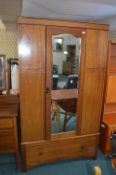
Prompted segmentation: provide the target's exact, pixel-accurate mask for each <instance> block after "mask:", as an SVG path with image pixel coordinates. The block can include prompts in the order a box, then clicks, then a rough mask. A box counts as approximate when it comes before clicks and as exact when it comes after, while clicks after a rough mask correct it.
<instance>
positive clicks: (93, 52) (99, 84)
mask: <svg viewBox="0 0 116 175" xmlns="http://www.w3.org/2000/svg"><path fill="white" fill-rule="evenodd" d="M107 47H108V36H107V31H102V30H87V43H86V62H85V75H84V83H83V97H82V126H81V134H92V133H93V134H94V133H97V132H99V127H100V118H101V111H102V105H103V92H104V83H105V82H104V80H105V73H106V59H107Z"/></svg>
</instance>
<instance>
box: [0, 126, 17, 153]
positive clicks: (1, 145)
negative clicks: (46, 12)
mask: <svg viewBox="0 0 116 175" xmlns="http://www.w3.org/2000/svg"><path fill="white" fill-rule="evenodd" d="M13 150H14V135H13V129H0V153H5V152H14V151H13Z"/></svg>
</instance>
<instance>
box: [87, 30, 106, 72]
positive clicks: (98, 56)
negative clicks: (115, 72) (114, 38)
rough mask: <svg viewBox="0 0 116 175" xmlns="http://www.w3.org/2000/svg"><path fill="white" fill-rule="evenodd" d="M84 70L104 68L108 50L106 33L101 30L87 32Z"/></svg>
mask: <svg viewBox="0 0 116 175" xmlns="http://www.w3.org/2000/svg"><path fill="white" fill-rule="evenodd" d="M87 41H88V43H87V48H86V68H99V69H100V68H105V67H106V59H107V49H108V33H107V32H105V31H103V30H100V31H99V30H87Z"/></svg>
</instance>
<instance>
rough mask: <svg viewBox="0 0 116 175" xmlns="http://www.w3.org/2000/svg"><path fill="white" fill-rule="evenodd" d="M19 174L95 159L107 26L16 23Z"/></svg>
mask: <svg viewBox="0 0 116 175" xmlns="http://www.w3.org/2000/svg"><path fill="white" fill-rule="evenodd" d="M18 32H19V43H18V49H19V59H20V114H21V116H20V117H21V145H22V157H23V169H24V170H27V169H29V168H32V167H34V166H36V165H39V164H43V163H48V162H53V161H57V160H63V159H69V158H76V157H90V158H95V156H96V151H97V146H98V142H99V135H100V131H99V130H100V119H101V114H102V107H103V96H104V83H105V74H106V64H107V47H108V25H104V24H95V23H84V22H71V21H61V20H48V19H32V18H19V20H18Z"/></svg>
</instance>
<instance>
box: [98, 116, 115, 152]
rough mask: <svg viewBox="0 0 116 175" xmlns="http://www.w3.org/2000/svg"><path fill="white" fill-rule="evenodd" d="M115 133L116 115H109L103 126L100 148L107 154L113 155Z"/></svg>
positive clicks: (105, 118)
mask: <svg viewBox="0 0 116 175" xmlns="http://www.w3.org/2000/svg"><path fill="white" fill-rule="evenodd" d="M113 132H116V114H112V115H111V114H109V115H107V116H105V117H104V119H103V122H102V125H101V137H100V148H101V150H102V152H103V153H105V154H109V153H111V149H112V133H113Z"/></svg>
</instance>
